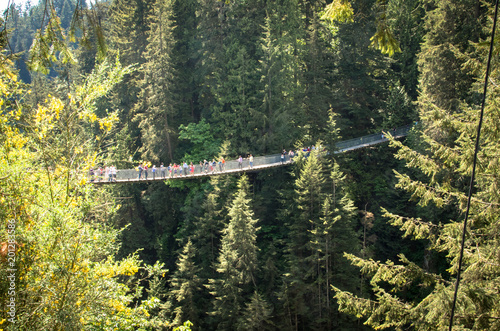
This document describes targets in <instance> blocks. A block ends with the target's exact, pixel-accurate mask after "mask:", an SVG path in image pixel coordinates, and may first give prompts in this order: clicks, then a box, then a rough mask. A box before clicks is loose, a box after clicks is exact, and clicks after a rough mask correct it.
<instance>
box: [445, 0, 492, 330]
mask: <svg viewBox="0 0 500 331" xmlns="http://www.w3.org/2000/svg"><path fill="white" fill-rule="evenodd" d="M498 1H499V0H496V2H495V14H494V16H493V28H492V31H491V41H490V51H489V54H488V63H487V65H486V77H485V79H484V91H483V101H482V104H481V113H480V115H479V123H478V126H477V136H476V146H475V150H474V159H473V163H472V175H471V178H470V184H469V195H468V197H467V209H466V211H465V219H464V225H463V229H462V243H461V247H460V257H459V260H458V271H457V280H456V282H455V293H454V295H453V303H452V306H451V315H450V325H449V329H448V330H449V331H452V326H453V317H454V315H455V306H456V302H457V294H458V287H459V285H460V275H461V270H462V260H463V256H464V246H465V234H466V229H467V221H468V219H469V211H470V202H471V198H472V190H473V187H474V179H475V173H476V164H477V154H478V151H479V138H480V136H481V126H482V124H483V117H484V107H485V103H486V92H487V89H488V78H489V73H490V66H491V57H492V53H493V42H494V39H495V29H496V25H497V14H498Z"/></svg>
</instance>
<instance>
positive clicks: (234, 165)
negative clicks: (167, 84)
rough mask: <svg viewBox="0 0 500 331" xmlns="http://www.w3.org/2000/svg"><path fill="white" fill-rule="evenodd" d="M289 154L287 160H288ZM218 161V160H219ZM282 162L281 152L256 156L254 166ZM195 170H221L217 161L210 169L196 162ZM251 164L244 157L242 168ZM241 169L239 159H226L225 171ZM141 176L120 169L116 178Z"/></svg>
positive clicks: (126, 178)
mask: <svg viewBox="0 0 500 331" xmlns="http://www.w3.org/2000/svg"><path fill="white" fill-rule="evenodd" d="M288 159H289V158H288V156H287V158H286V160H288ZM217 162H218V161H217ZM280 162H281V154H271V155H265V156H256V157H254V160H253V166H254V167H255V166H261V165H273V164H278V163H280ZM194 166H195V170H194V174H195V175H196V174H200V173H202V172H203V173H205V171H208V172H209V173H211V172H220V166H219V164H218V163H217V164H216V166H215V168H211V167H210V166H209V167H208V170H205V167H203V168H201V167H200V164H199V163H194ZM249 166H250V160H249V159H248V158H245V159H243V162H242V168H248V167H249ZM239 169H240V166H239V162H238V160H226V164H225V166H224V171H231V170H233V171H237V170H239ZM165 171H166V176H167V177H168V176H169V173H168V170H165ZM144 175H145V174H144V171H143V172H142V176H141V177H142V178H141V179H145V178H144ZM160 176H161V173H160V168H159V167H157V168H156V173H155V177H156V178H159V177H160ZM138 178H139V171H138V170H137V169H119V170H118V171H117V174H116V179H117V180H119V181H127V180H136V179H138ZM148 179H153V173H152V170H151V168H150V169H148Z"/></svg>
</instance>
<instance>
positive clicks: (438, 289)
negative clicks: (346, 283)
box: [336, 34, 500, 330]
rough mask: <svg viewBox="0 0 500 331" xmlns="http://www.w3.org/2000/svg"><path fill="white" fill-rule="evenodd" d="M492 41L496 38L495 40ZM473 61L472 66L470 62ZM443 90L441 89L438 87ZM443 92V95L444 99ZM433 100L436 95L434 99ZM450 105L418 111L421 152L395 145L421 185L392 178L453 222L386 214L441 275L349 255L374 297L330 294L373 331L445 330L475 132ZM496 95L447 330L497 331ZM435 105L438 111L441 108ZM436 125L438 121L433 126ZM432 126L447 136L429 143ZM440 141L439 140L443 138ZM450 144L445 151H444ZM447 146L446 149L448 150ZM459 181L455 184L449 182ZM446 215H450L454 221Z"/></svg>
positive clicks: (480, 52) (470, 110) (472, 112)
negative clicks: (433, 255) (435, 257)
mask: <svg viewBox="0 0 500 331" xmlns="http://www.w3.org/2000/svg"><path fill="white" fill-rule="evenodd" d="M496 37H498V34H497V35H496ZM475 47H476V50H475V52H474V53H473V56H472V57H469V61H468V62H467V63H468V64H469V65H470V66H469V68H473V69H474V71H471V72H469V73H470V74H473V75H475V76H476V77H478V78H479V79H478V82H480V83H481V84H478V89H477V91H478V92H479V91H480V85H482V83H484V79H482V78H481V77H482V76H483V75H484V70H485V68H484V63H485V62H486V61H484V56H485V55H486V53H487V52H486V51H485V47H484V44H482V43H479V44H475ZM476 57H477V59H476ZM498 75H499V68H498V66H497V65H496V64H495V65H494V67H493V69H492V71H491V76H490V79H491V80H493V81H495V80H496V79H498ZM443 88H444V89H446V86H444V87H443ZM444 92H445V91H443V93H444ZM437 93H439V92H437ZM451 100H452V99H448V101H447V100H446V98H443V100H440V101H442V103H441V102H440V101H437V103H433V104H432V106H433V108H434V111H433V112H428V111H427V108H426V107H423V109H422V112H421V117H422V119H423V125H424V131H423V132H422V134H421V139H422V140H424V141H425V146H426V148H425V150H424V151H422V152H419V151H415V150H412V149H411V148H409V147H406V146H404V145H403V144H401V143H400V142H396V141H394V142H393V145H394V146H397V147H398V149H399V150H398V153H397V157H398V158H401V159H403V160H405V162H406V163H407V165H408V166H409V167H410V168H412V169H415V170H418V172H420V174H421V176H422V177H423V178H425V181H424V180H418V179H415V178H412V177H411V176H409V175H408V174H404V173H397V176H398V179H399V183H398V187H400V188H402V189H404V190H406V191H407V192H409V193H410V194H411V195H412V199H414V200H416V201H417V202H418V204H419V205H420V206H422V207H435V208H441V209H449V210H452V211H453V214H457V213H458V214H459V215H460V217H457V218H454V219H451V220H449V219H446V220H445V221H444V222H443V221H442V222H439V221H440V220H436V219H425V218H421V217H415V215H411V216H410V217H408V216H406V215H396V214H393V213H389V212H386V216H387V217H388V218H389V220H390V223H391V224H392V225H394V226H397V227H399V228H400V229H401V231H402V232H403V235H404V236H407V237H410V238H412V239H415V240H425V241H426V242H427V243H428V245H429V247H430V249H431V250H433V251H437V252H443V253H444V254H446V257H447V261H446V270H444V271H442V272H429V271H427V270H426V269H424V267H422V266H420V265H418V264H416V263H415V262H413V261H411V260H409V259H408V258H407V256H405V255H404V254H399V259H400V263H399V264H396V263H395V262H393V261H387V262H386V263H382V262H380V261H374V260H371V259H370V260H365V259H361V258H358V257H355V256H353V255H350V256H348V257H349V259H350V260H351V261H352V262H353V264H355V265H357V266H359V267H361V268H362V272H363V273H365V274H367V275H369V277H370V278H371V281H370V284H371V285H372V290H373V293H374V296H373V297H372V298H359V297H355V296H353V295H352V294H351V293H347V292H344V291H341V290H339V289H336V292H337V294H336V298H337V300H338V302H339V304H340V305H341V309H342V310H343V311H345V312H348V313H352V314H356V315H358V316H364V317H365V318H367V319H366V324H368V325H370V326H372V327H375V328H378V329H384V328H396V329H404V328H414V329H419V330H438V329H445V328H447V327H448V325H449V322H450V313H451V306H452V300H453V293H454V289H455V280H456V279H455V277H456V275H457V271H458V265H459V264H458V258H459V252H460V245H461V241H460V237H461V233H462V231H463V217H464V213H465V210H466V202H467V196H466V192H467V188H465V187H464V186H465V185H462V183H461V181H466V180H467V178H470V176H471V173H472V156H473V154H474V141H475V139H476V136H475V135H476V132H477V131H476V129H477V125H478V120H477V118H478V109H477V106H475V105H472V106H470V107H468V106H462V107H461V108H460V112H459V113H456V111H453V109H452V106H453V102H449V101H451ZM498 101H499V89H498V87H497V86H496V85H490V93H489V94H488V102H487V106H486V108H485V117H484V122H483V127H482V131H481V140H480V151H479V154H478V161H479V162H478V167H477V173H476V181H475V190H474V195H473V197H472V200H471V205H470V216H469V223H468V226H467V229H465V230H466V241H465V247H464V253H465V254H464V259H463V264H462V275H461V282H460V287H459V291H458V300H457V307H456V308H457V312H459V313H456V314H455V320H454V323H453V328H454V329H480V330H496V329H498V328H499V326H500V324H499V322H498V316H497V315H498V314H497V313H498V311H499V297H498V293H497V291H496V290H495V287H496V285H495V284H496V282H497V280H498V277H499V276H500V274H499V271H498V268H496V267H495V266H494V265H495V263H496V260H497V258H496V254H495V253H493V252H495V251H497V250H498V247H499V246H498V240H497V239H498V224H497V218H498V206H499V201H498V198H499V195H498V190H496V187H498V176H496V175H495V174H497V173H498V170H499V169H498V153H496V152H493V151H496V150H498V148H499V146H498V142H499V140H498V121H499V118H498V116H499V113H498V111H497V108H498ZM440 106H441V107H440ZM436 118H439V119H440V120H439V122H438V123H436ZM429 127H430V128H433V127H436V128H437V129H441V128H442V129H443V132H452V133H453V134H452V135H448V136H444V137H442V136H436V135H435V134H434V133H435V131H434V130H429V131H427V130H425V129H426V128H429ZM443 138H444V139H443ZM450 142H451V144H449V143H450ZM450 145H451V146H450ZM457 178H459V179H460V180H458V181H457V180H456V179H457ZM453 214H452V215H453Z"/></svg>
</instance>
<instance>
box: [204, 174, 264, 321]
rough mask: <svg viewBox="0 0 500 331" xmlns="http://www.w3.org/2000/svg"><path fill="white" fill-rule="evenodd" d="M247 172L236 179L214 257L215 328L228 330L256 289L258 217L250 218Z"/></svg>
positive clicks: (238, 318)
mask: <svg viewBox="0 0 500 331" xmlns="http://www.w3.org/2000/svg"><path fill="white" fill-rule="evenodd" d="M248 190H249V184H248V179H247V177H246V176H243V177H241V179H240V180H239V181H238V192H237V194H236V196H235V197H234V200H233V202H232V203H231V208H230V209H229V213H228V214H229V217H230V220H229V224H228V225H227V227H226V228H225V229H224V231H223V233H222V240H221V250H220V255H219V257H218V259H217V264H216V268H217V273H218V276H219V278H217V279H211V280H210V284H209V285H208V287H209V288H210V289H211V290H212V292H211V293H212V294H213V295H214V301H213V303H214V310H213V312H212V314H213V315H214V316H215V317H216V319H217V321H218V323H217V324H218V326H217V328H218V329H222V330H230V329H233V328H234V326H235V325H237V323H238V321H239V320H240V319H241V317H242V314H243V309H244V307H243V305H244V303H245V302H248V300H249V297H250V293H252V292H253V291H255V290H256V286H257V283H256V280H257V278H256V277H257V275H256V272H257V270H258V265H257V251H258V248H257V245H256V240H257V231H258V229H259V228H258V227H257V226H256V223H257V220H256V219H254V218H253V212H252V210H251V208H250V199H249V198H248V197H247V196H248Z"/></svg>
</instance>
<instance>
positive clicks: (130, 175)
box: [90, 124, 414, 185]
mask: <svg viewBox="0 0 500 331" xmlns="http://www.w3.org/2000/svg"><path fill="white" fill-rule="evenodd" d="M413 126H414V125H413V124H411V125H406V126H402V127H399V128H395V129H392V130H388V131H387V132H388V133H390V134H391V135H392V136H393V137H394V138H402V137H405V136H406V135H408V132H409V131H410V130H411V128H412V127H413ZM388 141H389V139H387V137H386V136H385V135H384V134H382V133H376V134H371V135H367V136H363V137H359V138H354V139H349V140H344V141H340V142H338V143H336V144H335V149H334V153H335V154H338V153H345V152H349V151H353V150H356V149H360V148H366V147H370V146H374V145H378V144H382V143H385V142H388ZM292 162H293V160H291V159H290V158H289V156H288V155H287V156H286V158H285V160H282V158H281V154H271V155H264V156H256V157H254V159H253V165H252V166H250V162H249V159H248V158H245V159H244V160H243V163H242V164H241V165H240V164H239V162H238V160H229V161H226V163H225V166H224V168H223V169H222V170H221V169H220V168H219V165H217V166H216V167H213V169H212V170H211V169H208V171H206V170H205V168H204V167H203V168H201V167H200V165H196V166H195V171H194V173H193V174H191V173H188V174H187V175H184V174H183V173H182V172H181V171H180V172H179V174H181V173H182V175H179V174H177V176H174V177H171V176H170V174H169V172H168V171H165V172H166V174H165V177H163V176H162V173H161V172H160V168H156V172H155V174H154V175H153V173H152V172H151V169H149V173H148V176H147V178H146V177H145V174H144V172H143V174H142V176H141V178H140V179H139V172H138V170H137V169H118V170H117V173H116V178H115V179H113V180H112V181H109V180H108V178H104V174H103V176H97V175H94V176H91V178H90V182H91V183H92V184H98V185H106V184H120V183H122V184H123V183H138V182H152V181H165V180H179V179H194V178H199V177H208V176H216V175H226V174H234V173H243V172H255V171H259V170H264V169H270V168H275V167H282V166H286V165H289V164H291V163H292Z"/></svg>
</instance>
